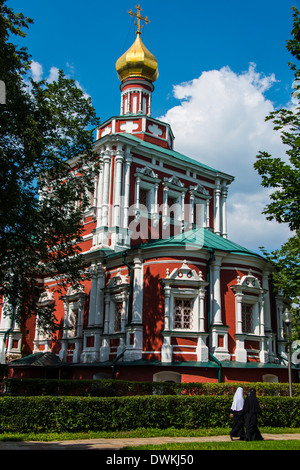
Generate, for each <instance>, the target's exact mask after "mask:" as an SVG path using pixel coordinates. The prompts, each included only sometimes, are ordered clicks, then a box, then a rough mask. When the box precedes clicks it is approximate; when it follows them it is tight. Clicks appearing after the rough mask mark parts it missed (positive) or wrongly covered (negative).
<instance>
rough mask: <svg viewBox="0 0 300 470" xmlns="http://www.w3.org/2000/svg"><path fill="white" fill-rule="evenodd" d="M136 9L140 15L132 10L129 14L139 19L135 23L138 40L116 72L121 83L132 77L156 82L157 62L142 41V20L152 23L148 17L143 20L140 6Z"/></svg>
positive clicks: (121, 58) (119, 60)
mask: <svg viewBox="0 0 300 470" xmlns="http://www.w3.org/2000/svg"><path fill="white" fill-rule="evenodd" d="M136 8H137V10H138V13H133V12H132V10H130V11H129V12H128V13H129V14H130V15H131V16H135V17H136V18H137V19H138V22H137V23H135V24H136V26H137V31H136V40H135V41H134V43H133V44H132V46H131V47H130V48H129V49H128V51H127V52H125V53H124V54H123V55H122V56H121V57H120V58H119V59H118V60H117V62H116V70H117V73H118V77H119V79H120V81H121V82H122V81H123V80H125V79H127V78H131V77H140V78H145V79H146V80H150V81H151V82H154V81H155V80H156V79H157V78H158V64H157V60H156V58H155V57H154V55H153V54H151V52H149V51H148V49H147V48H146V46H145V45H144V44H143V42H142V40H141V28H142V26H141V20H143V21H145V23H150V21H149V20H148V18H147V17H145V18H143V17H142V16H141V13H140V11H141V8H140V5H138V6H137V7H136Z"/></svg>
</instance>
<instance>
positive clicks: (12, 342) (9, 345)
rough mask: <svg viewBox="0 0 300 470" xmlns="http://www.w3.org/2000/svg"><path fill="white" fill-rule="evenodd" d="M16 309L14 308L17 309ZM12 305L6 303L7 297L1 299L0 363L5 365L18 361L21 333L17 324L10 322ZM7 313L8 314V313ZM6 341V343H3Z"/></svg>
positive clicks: (20, 355)
mask: <svg viewBox="0 0 300 470" xmlns="http://www.w3.org/2000/svg"><path fill="white" fill-rule="evenodd" d="M17 308H18V307H16V309H17ZM12 309H13V307H12V305H11V304H10V303H9V302H8V300H7V297H4V298H3V303H2V314H1V318H0V363H1V364H5V363H6V362H9V361H11V360H14V359H20V357H22V354H21V344H22V332H21V328H20V326H19V325H18V323H17V322H16V321H14V320H12V315H13V312H12ZM8 312H9V313H8ZM7 331H9V335H8V336H6V338H5V333H6V332H7ZM5 339H6V341H5Z"/></svg>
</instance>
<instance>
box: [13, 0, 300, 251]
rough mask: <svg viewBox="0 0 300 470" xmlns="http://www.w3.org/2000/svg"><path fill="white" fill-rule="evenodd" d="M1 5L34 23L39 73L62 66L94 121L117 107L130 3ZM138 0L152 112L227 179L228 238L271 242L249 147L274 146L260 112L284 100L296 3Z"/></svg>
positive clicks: (254, 244) (129, 36)
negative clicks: (89, 104)
mask: <svg viewBox="0 0 300 470" xmlns="http://www.w3.org/2000/svg"><path fill="white" fill-rule="evenodd" d="M7 4H8V6H10V7H11V8H13V9H14V11H15V12H19V11H21V12H22V13H24V14H25V15H26V16H29V17H31V18H33V20H34V25H32V26H30V29H29V31H28V33H27V37H26V39H25V40H22V45H25V46H26V47H28V50H29V52H30V54H31V55H32V59H33V60H34V61H35V65H36V68H35V69H34V70H35V73H37V72H38V73H39V75H40V77H41V78H47V77H49V74H50V71H51V73H53V72H55V70H56V69H55V68H59V69H63V70H64V71H65V72H66V74H68V75H69V76H71V77H72V78H74V79H75V80H77V81H78V82H79V84H80V86H81V87H82V88H83V89H84V91H85V92H86V93H87V94H89V95H90V96H91V98H92V101H93V104H94V107H95V108H96V111H97V114H98V115H99V116H100V118H101V120H102V121H105V120H106V119H108V118H109V117H110V116H113V115H117V114H119V109H120V90H119V84H120V83H119V80H118V77H117V74H116V70H115V63H116V60H117V59H118V58H119V57H120V56H121V55H122V54H123V52H125V50H127V49H128V48H129V47H130V45H131V44H132V42H133V41H134V39H135V27H134V25H133V20H132V18H131V17H130V16H129V15H128V13H127V10H130V9H131V8H132V9H134V10H135V5H137V4H138V2H137V1H136V0H135V1H133V0H114V1H111V2H107V1H103V0H86V1H85V2H83V1H82V0H60V1H58V0H51V2H41V1H40V0H26V1H24V0H8V1H7ZM140 4H141V7H142V8H143V12H142V14H143V15H146V16H148V18H149V19H150V21H151V23H150V24H148V25H147V26H146V27H145V28H144V30H143V35H142V40H143V42H144V43H145V45H146V46H147V47H148V49H149V50H150V51H151V52H152V53H153V54H154V55H155V56H156V58H157V60H158V66H159V78H158V80H157V81H156V82H155V91H154V93H153V100H152V116H153V117H157V118H163V119H164V120H167V121H168V122H170V124H171V125H172V127H173V131H174V133H175V149H176V150H178V151H180V152H183V153H186V154H187V155H189V156H191V157H193V158H196V159H199V160H200V161H202V162H203V163H206V164H208V165H210V166H213V167H215V168H218V169H220V170H222V171H227V172H228V173H230V174H233V175H234V176H235V178H236V180H235V182H234V183H233V184H232V188H230V190H229V198H228V226H229V236H230V238H231V239H232V240H233V241H235V242H238V243H240V244H242V245H244V246H246V247H248V248H251V249H257V248H258V246H265V247H266V248H268V249H273V248H276V247H278V246H279V245H280V244H281V243H282V242H283V241H284V240H286V238H287V236H288V230H287V228H286V227H284V226H279V224H274V223H271V222H267V221H266V220H265V217H264V216H261V210H262V208H263V206H264V204H265V203H266V202H267V201H268V199H267V196H268V195H267V193H266V191H263V190H262V188H261V186H260V178H259V176H258V175H257V174H256V172H254V170H253V162H254V161H255V156H256V154H257V153H258V151H259V150H268V151H270V153H271V152H272V154H273V153H278V154H280V153H282V152H283V150H282V147H281V144H280V142H279V140H278V138H277V137H276V136H274V131H272V130H271V128H270V126H269V127H268V126H266V124H265V123H264V117H265V115H266V114H268V112H270V111H272V110H273V109H276V108H278V107H283V106H290V104H289V101H290V97H291V86H292V81H293V74H292V73H291V71H290V70H289V67H288V65H287V63H288V62H289V61H290V60H291V57H290V54H289V53H288V51H287V50H286V40H287V39H289V38H290V37H291V29H292V11H291V7H292V6H293V5H295V6H296V7H297V8H298V9H300V1H299V0H260V1H259V0H251V2H250V1H245V0H227V1H224V0H215V1H213V2H211V1H205V0H190V1H189V2H182V1H179V0H143V1H140ZM190 123H192V124H193V125H192V126H190V127H189V129H187V124H190ZM195 123H197V125H195ZM202 123H203V124H202ZM201 130H202V133H201ZM274 156H275V155H274Z"/></svg>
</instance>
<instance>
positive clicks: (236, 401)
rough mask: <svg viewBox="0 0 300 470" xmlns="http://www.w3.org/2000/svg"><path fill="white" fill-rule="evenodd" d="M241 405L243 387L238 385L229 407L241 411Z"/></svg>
mask: <svg viewBox="0 0 300 470" xmlns="http://www.w3.org/2000/svg"><path fill="white" fill-rule="evenodd" d="M243 406H244V396H243V389H242V387H239V388H238V389H237V391H236V392H235V394H234V397H233V402H232V406H231V409H232V410H233V411H241V410H242V409H243Z"/></svg>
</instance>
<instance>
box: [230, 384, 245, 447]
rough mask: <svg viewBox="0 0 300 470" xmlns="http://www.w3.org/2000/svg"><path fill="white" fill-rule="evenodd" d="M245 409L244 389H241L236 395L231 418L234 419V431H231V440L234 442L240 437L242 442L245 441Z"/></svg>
mask: <svg viewBox="0 0 300 470" xmlns="http://www.w3.org/2000/svg"><path fill="white" fill-rule="evenodd" d="M243 407H244V396H243V389H242V387H239V388H238V389H237V390H236V392H235V394H234V397H233V401H232V405H231V416H232V418H233V423H232V429H231V431H230V438H231V440H233V439H232V438H233V437H239V438H240V440H241V441H244V440H245V428H244V414H243Z"/></svg>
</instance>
